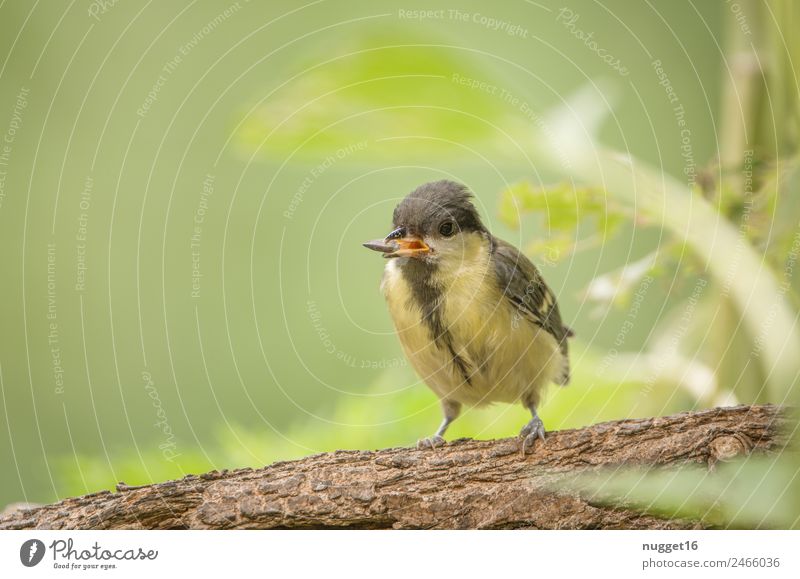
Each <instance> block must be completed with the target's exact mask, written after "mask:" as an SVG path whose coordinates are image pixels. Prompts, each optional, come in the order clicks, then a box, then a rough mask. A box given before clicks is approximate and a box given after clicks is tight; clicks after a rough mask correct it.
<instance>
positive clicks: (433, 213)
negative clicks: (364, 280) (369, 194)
mask: <svg viewBox="0 0 800 579" xmlns="http://www.w3.org/2000/svg"><path fill="white" fill-rule="evenodd" d="M471 199H472V194H471V193H470V191H469V189H467V188H466V187H465V186H464V185H461V184H460V183H455V182H453V181H446V180H445V181H435V182H433V183H426V184H424V185H421V186H420V187H418V188H417V189H415V190H414V191H413V192H411V193H410V194H409V195H408V196H407V197H406V198H405V199H403V200H402V201H401V202H400V204H399V205H398V206H397V207H396V208H395V210H394V215H393V218H392V231H391V232H390V233H389V234H388V235H387V236H386V237H384V238H382V239H376V240H373V241H369V242H367V243H364V247H366V248H368V249H372V250H373V251H378V252H381V253H383V256H384V257H386V258H404V259H401V262H403V263H404V264H405V263H408V264H413V265H415V266H416V265H418V264H425V265H428V266H437V265H444V264H445V263H452V262H454V261H457V262H463V261H464V260H465V259H468V258H469V256H470V254H473V253H475V252H476V251H479V250H480V248H481V247H483V246H484V245H486V243H487V242H488V239H489V233H488V231H487V230H486V228H485V227H484V226H483V223H482V222H481V218H480V215H479V214H478V211H477V209H475V206H474V205H473V204H472V200H471Z"/></svg>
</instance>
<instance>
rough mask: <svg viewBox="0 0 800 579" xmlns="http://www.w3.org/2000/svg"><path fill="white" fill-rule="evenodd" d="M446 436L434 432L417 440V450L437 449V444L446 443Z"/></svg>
mask: <svg viewBox="0 0 800 579" xmlns="http://www.w3.org/2000/svg"><path fill="white" fill-rule="evenodd" d="M444 442H445V441H444V438H442V437H441V436H439V435H438V434H434V435H433V436H430V437H428V438H423V439H421V440H418V441H417V450H436V447H437V446H442V445H443V444H444Z"/></svg>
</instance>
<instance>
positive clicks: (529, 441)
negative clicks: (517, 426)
mask: <svg viewBox="0 0 800 579" xmlns="http://www.w3.org/2000/svg"><path fill="white" fill-rule="evenodd" d="M526 406H527V407H528V410H530V411H531V420H530V422H528V424H526V425H525V426H523V427H522V430H520V432H519V435H520V437H521V438H522V454H523V456H524V455H525V453H526V452H528V449H529V448H533V443H534V442H536V439H537V438H538V439H539V440H541V441H542V442H544V423H543V422H542V419H541V418H539V415H538V414H536V406H535V405H533V404H526Z"/></svg>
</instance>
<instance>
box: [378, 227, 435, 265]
mask: <svg viewBox="0 0 800 579" xmlns="http://www.w3.org/2000/svg"><path fill="white" fill-rule="evenodd" d="M363 245H364V247H366V248H367V249H371V250H372V251H380V252H382V253H383V257H386V258H390V257H421V256H423V255H426V254H428V253H430V251H431V248H430V247H428V245H427V244H426V243H425V242H424V241H422V238H420V237H417V236H416V235H405V234H403V233H402V232H401V231H400V230H399V229H396V230H394V231H392V232H391V233H390V234H389V235H387V236H386V237H385V238H384V239H375V240H373V241H368V242H367V243H365V244H363Z"/></svg>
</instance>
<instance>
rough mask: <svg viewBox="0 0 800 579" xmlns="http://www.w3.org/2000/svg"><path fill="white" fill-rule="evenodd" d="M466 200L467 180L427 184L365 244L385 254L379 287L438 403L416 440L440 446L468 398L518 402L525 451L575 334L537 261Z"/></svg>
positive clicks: (539, 433)
mask: <svg viewBox="0 0 800 579" xmlns="http://www.w3.org/2000/svg"><path fill="white" fill-rule="evenodd" d="M472 199H473V195H472V193H471V191H470V190H469V189H468V188H467V187H466V186H465V185H463V184H460V183H456V182H454V181H450V180H441V181H435V182H431V183H425V184H424V185H421V186H419V187H417V188H416V189H415V190H414V191H412V192H411V193H410V194H408V195H407V196H406V197H405V198H404V199H403V200H402V201H401V202H400V203H399V204H398V205H397V206H396V208H395V209H394V213H393V217H392V227H391V232H390V233H389V234H388V235H387V236H386V237H385V238H382V239H376V240H373V241H369V242H367V243H364V244H363V245H364V246H365V247H366V248H368V249H371V250H373V251H377V252H381V253H383V256H384V257H385V258H387V262H386V264H385V267H384V272H383V277H382V280H381V285H380V287H381V290H382V293H383V296H384V298H385V300H386V303H387V306H388V309H389V313H390V315H391V318H392V321H393V322H394V326H395V329H396V332H397V335H398V337H399V340H400V344H401V345H402V348H403V351H404V353H405V355H406V357H407V358H408V360H409V362H410V364H411V366H412V367H413V368H414V370H415V371H416V372H417V374H418V375H419V376H420V378H421V379H422V380H423V381H424V382H425V383H426V384H427V385H428V387H429V388H430V389H431V390H433V392H434V393H435V394H436V396H437V397H438V398H439V401H440V403H441V408H442V414H443V415H444V417H443V420H442V422H441V424H440V426H439V428H438V429H437V430H436V432H435V433H434V434H433V436H430V437H425V438H422V439H420V440H419V441H418V442H417V448H419V449H422V450H425V449H430V450H435V449H436V448H437V447H439V446H441V445H443V444H444V443H445V439H444V435H445V432H446V431H447V429H448V427H449V426H450V424H451V423H452V422H453V421H454V420H455V419H456V418H458V416H459V414H460V413H461V410H462V407H464V406H468V407H480V406H485V405H489V404H492V403H495V402H504V403H521V404H522V405H523V406H524V407H525V408H527V409H528V411H530V414H531V419H530V421H529V422H528V423H526V424H525V425H524V426H523V427H522V430H521V431H520V435H519V436H520V439H521V451H522V454H523V455H525V453H527V452H529V451H531V450H532V449H533V448H534V445H535V443H536V441H537V439H538V440H541V441H542V443H543V442H544V440H545V428H544V424H543V422H542V420H541V418H540V417H539V415H538V413H537V408H538V407H539V403H540V402H541V399H542V394H543V391H544V389H545V388H546V387H547V386H548V385H549V384H550V383H556V384H559V385H567V383H568V382H569V379H570V367H569V346H568V338H571V337H572V336H573V335H574V334H573V331H572V330H571V329H570V328H569V327H568V326H566V325H565V324H564V323H563V322H562V320H561V314H560V312H559V308H558V303H557V301H556V297H555V295H554V294H553V292H552V290H551V289H550V288H549V287H548V286H547V284H546V283H545V281H544V279H543V278H542V275H541V273H540V272H539V270H538V269H537V268H536V266H535V265H534V264H533V263H531V261H530V260H529V259H528V258H527V257H526V256H525V255H524V254H523V253H522V252H520V251H519V250H518V249H517V248H516V247H514V246H513V245H512V244H510V243H507V242H505V241H503V240H501V239H499V238H497V237H495V236H493V235H492V234H491V233H490V232H489V230H488V229H487V228H486V227H485V226H484V224H483V222H482V221H481V218H480V214H479V212H478V210H477V209H476V208H475V205H474V204H473V202H472Z"/></svg>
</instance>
